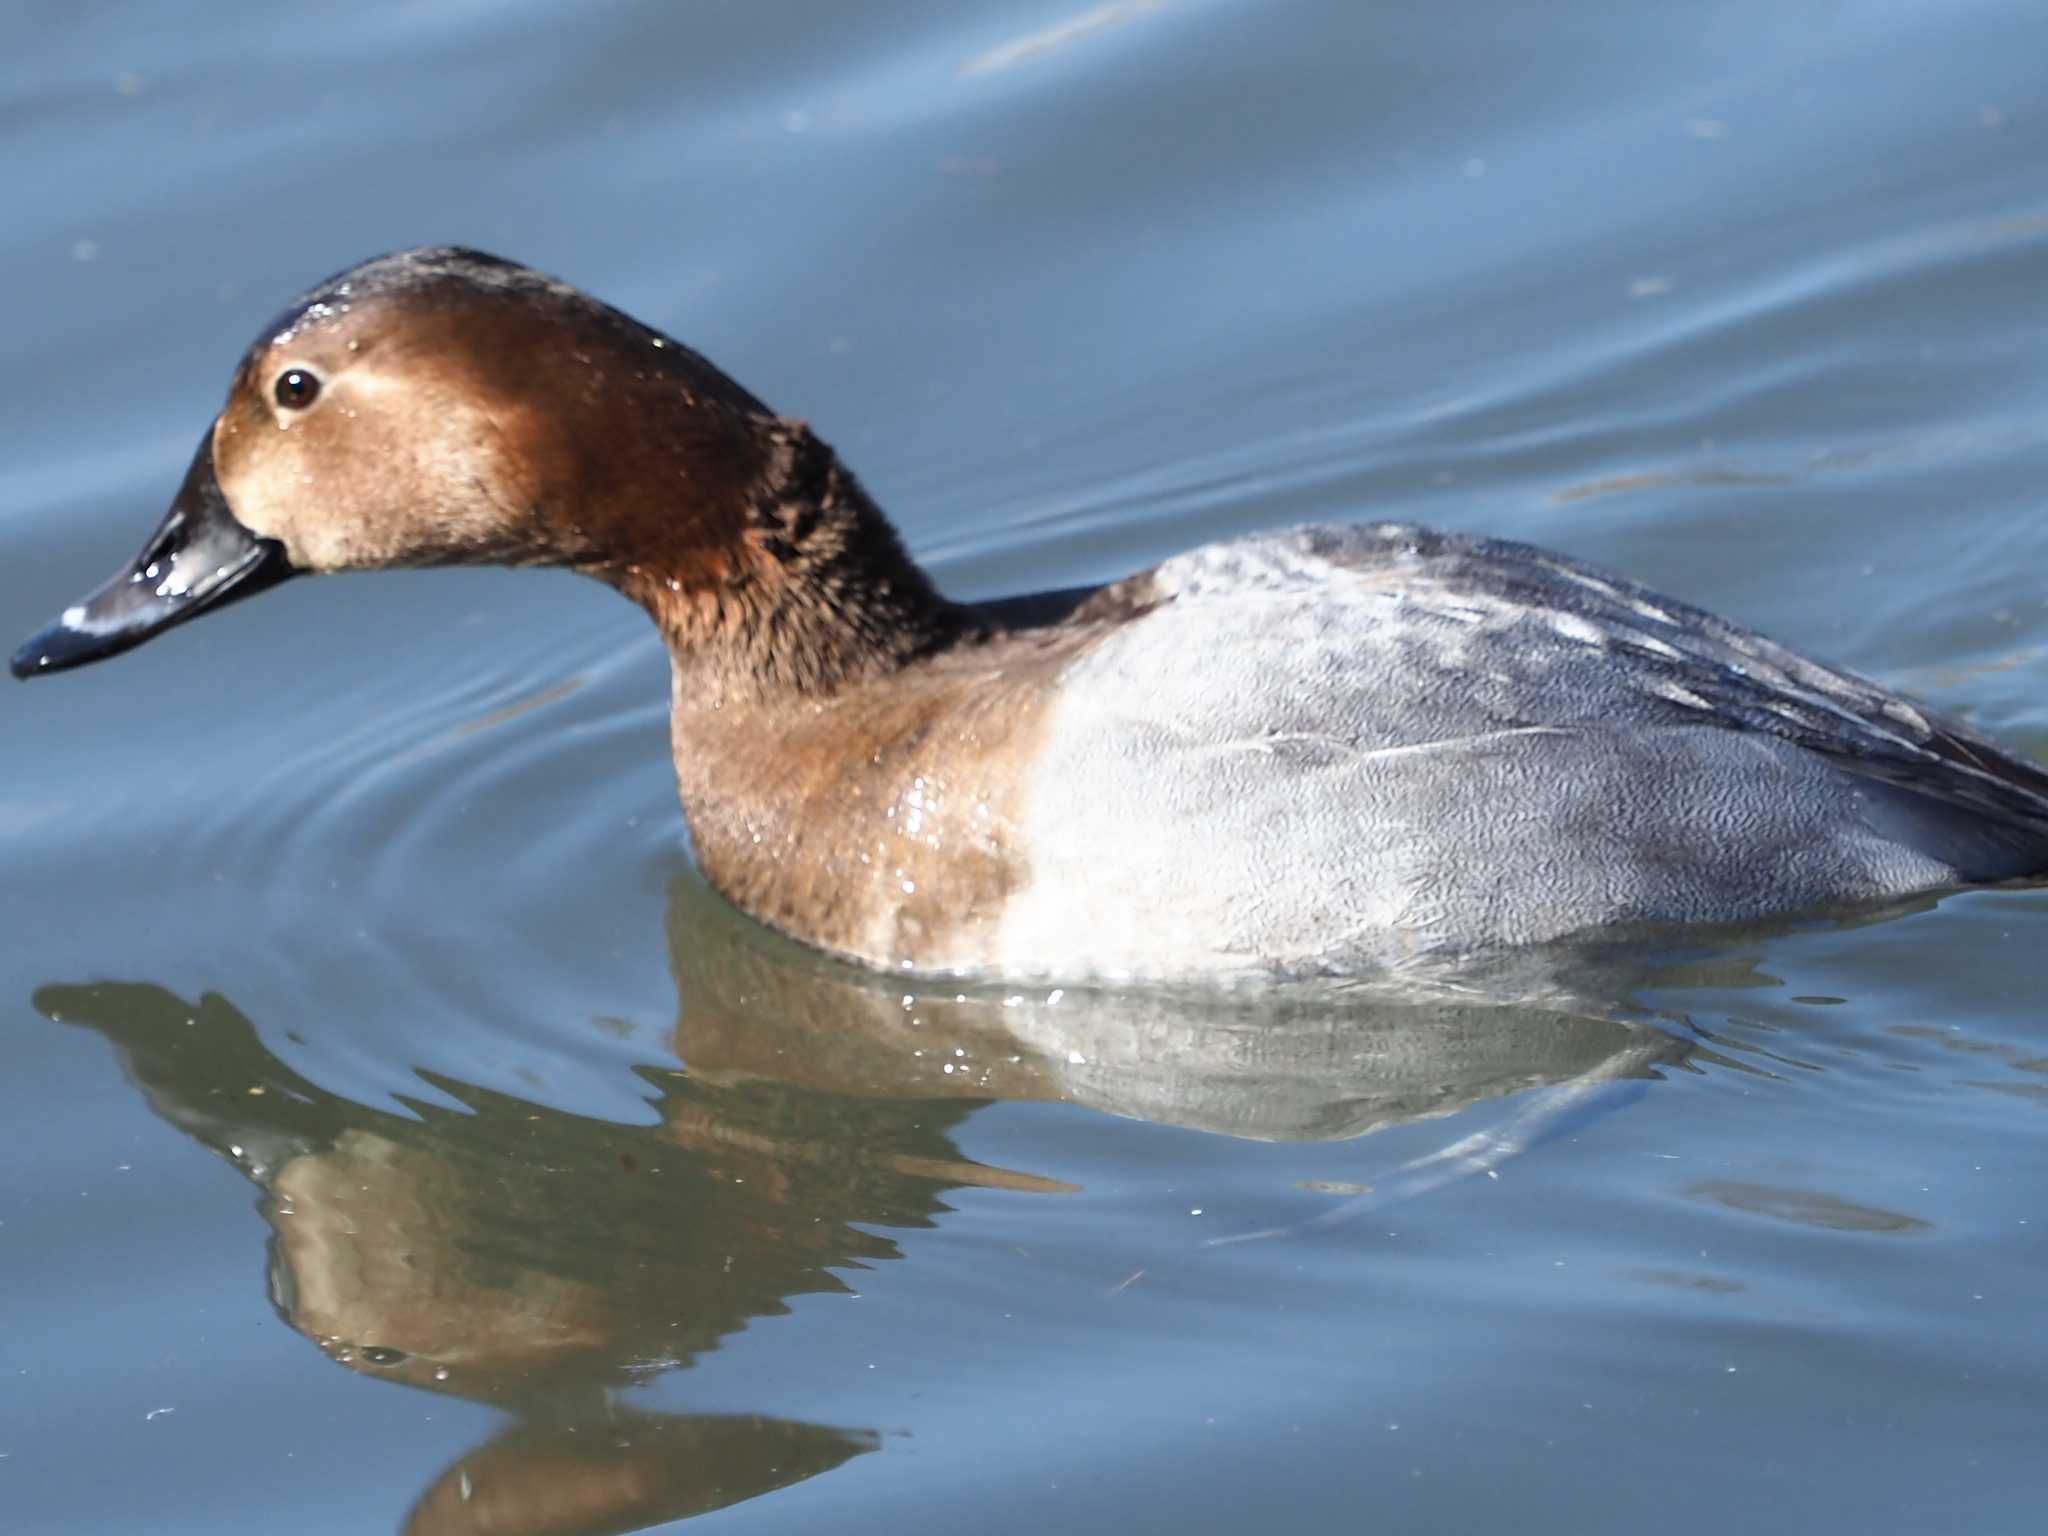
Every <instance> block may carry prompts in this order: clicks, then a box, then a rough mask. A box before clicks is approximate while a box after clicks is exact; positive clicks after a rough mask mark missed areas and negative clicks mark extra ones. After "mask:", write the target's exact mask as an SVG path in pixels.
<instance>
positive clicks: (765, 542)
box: [614, 420, 981, 707]
mask: <svg viewBox="0 0 2048 1536" xmlns="http://www.w3.org/2000/svg"><path fill="white" fill-rule="evenodd" d="M762 431H763V440H762V446H763V448H764V449H765V457H764V464H763V469H762V472H761V474H760V476H759V478H758V480H756V481H755V482H754V483H753V485H752V486H751V487H750V488H749V489H748V491H747V492H746V493H745V494H744V495H743V497H742V502H743V505H742V507H741V508H740V509H739V520H738V521H739V526H738V528H737V530H736V536H735V537H734V538H733V539H731V540H730V541H729V543H728V547H727V548H725V549H724V550H722V551H721V552H720V554H719V556H718V558H716V559H706V558H704V557H703V556H701V555H699V556H696V557H693V558H690V559H688V560H687V561H685V562H683V563H682V564H680V565H678V564H676V563H675V562H656V561H649V562H645V563H640V564H631V565H627V566H626V567H624V568H623V569H622V570H620V571H618V572H617V573H616V575H615V577H614V579H615V581H616V583H617V585H618V586H619V588H620V590H621V591H623V592H624V593H625V594H626V595H627V596H628V597H631V598H632V599H633V600H634V601H636V602H638V603H639V604H640V605H641V606H642V607H644V608H645V609H647V611H648V612H649V613H650V614H651V615H652V616H653V618H654V621H655V623H656V624H657V625H658V626H659V627H660V629H661V632H662V635H663V638H665V639H666V640H667V641H668V646H669V651H670V653H671V655H672V656H673V657H674V660H675V667H676V686H677V690H678V693H677V702H678V704H679V705H688V704H691V703H695V704H700V705H703V706H708V707H717V706H718V705H720V704H723V703H724V702H726V701H727V700H732V701H735V702H763V701H766V700H769V699H772V698H774V697H775V696H777V695H790V696H796V697H811V698H818V697H825V696H829V695H831V694H834V693H836V692H838V691H839V690H840V689H842V688H844V687H846V686H847V685H849V684H851V683H856V682H859V681H861V680H864V679H866V678H870V677H874V676H878V675H881V674H883V673H887V672H891V671H895V670H897V669H898V668H901V667H903V666H905V665H907V664H909V663H910V662H913V661H915V660H917V659H919V658H920V657H923V656H927V655H930V654H932V653H933V652H935V651H938V650H942V649H944V648H946V647H948V646H950V645H953V644H956V643H957V642H959V641H960V640H962V639H963V638H967V637H968V636H970V635H972V634H974V633H977V632H978V631H979V629H980V628H981V625H980V624H979V622H978V621H977V619H976V618H975V616H974V615H973V613H972V612H971V611H969V610H967V609H965V608H962V607H961V606H959V605H957V604H954V603H950V602H948V601H947V600H946V599H945V598H944V597H942V596H940V595H939V592H938V590H937V589H936V588H935V587H934V586H933V585H932V583H931V579H930V578H929V577H927V576H926V575H925V573H924V572H923V571H922V570H920V569H919V568H918V566H917V564H916V562H915V561H913V560H912V559H911V558H910V556H909V554H908V553H907V552H906V551H905V550H904V548H903V544H902V541H901V540H899V539H898V538H897V536H896V530H895V529H894V528H892V527H890V526H889V521H888V519H887V518H885V517H884V516H883V515H882V512H881V510H880V509H879V508H878V507H876V505H875V504H874V502H873V501H872V500H870V499H869V497H868V494H867V492H866V491H864V490H863V489H862V488H861V485H860V482H859V481H857V480H856V479H854V477H853V475H852V474H851V473H850V472H849V471H848V470H847V469H846V468H845V467H844V466H843V465H841V464H840V462H839V459H838V456H837V455H836V454H835V453H833V451H832V449H831V448H830V447H829V446H827V445H826V444H825V443H823V442H821V441H820V440H819V439H818V438H817V437H816V436H815V435H813V434H812V432H811V430H810V428H808V427H807V426H805V425H804V424H803V423H802V422H797V421H787V420H773V421H768V422H764V423H763V426H762ZM671 566H674V567H675V568H671Z"/></svg>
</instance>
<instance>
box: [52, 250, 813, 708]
mask: <svg viewBox="0 0 2048 1536" xmlns="http://www.w3.org/2000/svg"><path fill="white" fill-rule="evenodd" d="M782 426H783V424H779V423H777V422H775V420H774V418H773V417H772V416H771V415H770V414H769V413H768V412H767V410H766V409H765V408H764V407H763V406H762V405H761V404H760V402H759V401H757V400H755V399H754V398H753V397H752V396H751V395H749V394H748V393H747V392H746V391H745V390H743V389H741V388H740V387H739V386H738V385H737V384H735V383H733V382H732V381H731V380H730V379H728V378H726V377H725V376H724V375H723V374H721V373H720V372H719V371H718V370H717V369H716V368H714V367H713V366H712V365H711V364H710V363H708V362H707V361H705V360H704V359H703V358H701V357H699V356H698V355H697V354H696V353H694V352H691V351H690V350H689V349H687V348H685V347H683V346H680V345H679V344H678V343H676V342H674V341H672V340H670V339H669V338H668V337H666V336H664V335H662V334H661V333H659V332H657V331H654V330H652V329H650V328H648V327H646V326H644V325H641V324H640V323H639V322H637V321H635V320H633V319H631V318H629V317H628V316H626V315H624V314H621V313H620V312H619V311H617V310H615V309H612V308H610V307H608V306H606V305H604V304H601V303H599V302H598V301H597V300H595V299H593V298H591V297H590V296H589V295H587V294H584V293H582V292H580V291H578V290H577V289H575V288H572V287H570V286H569V285H567V284H565V283H561V282H558V281H556V280H554V279H552V278H549V277H546V276H543V275H542V274H540V273H537V272H534V271H531V270H529V269H528V268H525V267H521V266H518V265H516V264H514V263H512V262H508V261H502V260H499V259H498V258H496V257H492V256H485V255H482V254H480V253H478V252H475V251H466V250H459V249H453V248H432V249H423V250H413V251H403V252H399V253H397V254H395V255H391V256H383V257H379V258H377V259H375V260H373V261H368V262H364V263H363V264H362V265H360V266H357V267H353V268H351V269H349V270H348V271H346V272H343V273H340V274H338V275H337V276H335V277H333V278H330V279H329V280H328V281H326V282H325V283H322V284H320V285H319V286H318V287H317V288H315V289H313V290H312V291H311V292H310V293H308V294H306V295H305V296H303V297H302V298H300V299H299V300H298V301H297V302H296V303H294V304H293V305H292V306H291V308H289V309H288V310H286V311H285V313H284V314H283V315H281V316H280V317H279V318H278V319H277V320H276V321H274V322H273V323H272V324H270V325H269V326H266V327H265V328H264V330H263V333H262V334H261V335H260V336H258V337H257V339H256V341H255V342H254V343H253V344H252V345H251V346H250V348H249V350H248V351H247V352H246V353H245V354H244V356H243V358H242V362H241V365H240V367H239V368H237V369H236V371H235V376H234V381H233V383H232V384H231V385H230V387H229V390H228V398H227V403H226V404H225V406H223V407H222V409H221V412H220V414H219V416H217V417H216V418H215V419H214V422H213V424H212V425H211V426H210V427H209V428H208V429H207V431H206V433H205V435H204V436H203V437H202V438H201V439H200V443H199V451H198V452H197V453H196V454H195V455H194V456H193V459H192V466H191V468H190V469H189V470H188V471H187V472H186V475H185V481H184V484H183V486H182V487H181V488H180V489H179V491H178V494H177V496H176V498H175V499H174V500H173V501H172V503H171V508H170V511H169V513H168V514H167V515H166V516H165V518H164V520H163V522H162V524H161V525H160V526H159V527H158V528H157V530H156V532H155V533H154V534H152V535H151V536H150V538H149V540H148V542H147V543H146V544H145V545H144V546H143V548H142V552H141V553H140V554H139V555H138V556H137V557H136V559H135V560H134V562H133V563H132V564H130V565H128V566H126V567H124V568H123V569H122V570H121V571H119V572H117V573H116V574H115V575H114V577H113V578H112V579H111V580H109V581H108V582H107V583H106V584H105V585H103V586H101V587H100V588H99V589H98V590H96V591H94V592H93V593H91V594H90V595H89V596H87V597H85V598H83V599H82V600H80V601H79V602H77V603H75V604H73V605H72V606H71V607H69V608H67V609H65V610H64V612H63V614H62V615H61V616H60V617H59V618H58V619H57V620H56V622H55V623H53V624H51V625H50V626H49V627H47V628H46V629H44V630H43V631H42V632H41V633H40V634H38V635H36V636H34V637H33V638H32V639H30V640H29V641H28V642H27V643H26V644H24V645H23V646H22V647H21V649H20V650H19V651H17V652H16V653H15V656H14V658H13V663H12V668H13V671H14V674H15V676H17V677H32V676H36V675H38V674H40V673H44V672H55V671H59V670H61V669H63V668H66V667H73V666H78V665H81V664H83V663H85V662H88V661H96V660H99V659H100V658H102V657H106V656H111V655H114V654H116V653H118V652H120V651H124V650H126V649H128V648H129V647H131V646H134V645H139V644H140V643H141V642H142V641H144V640H147V639H149V638H150V637H151V636H152V635H155V634H158V633H160V632H161V631H163V630H165V629H168V628H170V627H171V626H172V625H175V624H179V623H182V622H183V621H184V620H186V619H188V618H192V617H194V616H196V615H198V614H201V613H206V612H209V611H211V610H213V609H215V608H219V607H221V606H223V605H225V604H227V603H231V602H234V601H235V600H237V599H238V598H241V597H245V596H247V595H249V594H250V593H253V592H258V591H261V590H263V589H264V588H265V587H269V586H273V585H275V584H276V583H277V582H279V581H282V580H283V579H284V578H285V577H287V576H290V575H294V574H297V573H300V572H325V571H344V570H369V569H379V568H385V567H393V566H420V565H447V564H457V563H464V564H483V563H488V564H545V565H566V566H571V567H574V568H577V569H581V570H585V571H588V572H590V573H591V574H593V575H597V576H600V577H603V578H605V579H608V580H611V581H613V582H614V583H615V584H618V585H620V586H622V587H626V588H627V589H628V590H631V589H632V587H633V585H634V583H635V581H636V580H638V579H639V578H640V573H641V570H642V562H643V561H651V562H656V563H658V566H659V569H660V571H661V573H662V577H663V581H664V583H665V584H666V585H668V586H670V587H672V588H673V589H674V590H676V591H682V590H684V589H685V588H686V587H691V586H699V587H704V588H710V587H715V586H717V585H719V584H720V583H721V582H722V581H725V580H727V579H729V578H730V577H732V576H733V574H734V572H735V567H736V566H737V565H739V564H743V563H744V562H745V561H746V560H747V559H748V558H749V557H750V540H751V539H752V538H753V537H754V536H755V531H754V530H753V528H752V526H751V524H752V521H753V520H754V519H752V513H753V511H754V509H755V508H756V507H757V506H758V504H759V503H760V500H761V497H762V491H763V486H764V483H765V482H766V481H767V480H769V479H772V477H773V476H774V475H775V474H776V473H777V470H778V465H777V455H778V453H781V454H782V455H783V457H784V458H786V457H787V452H786V450H787V432H786V431H785V430H782Z"/></svg>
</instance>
